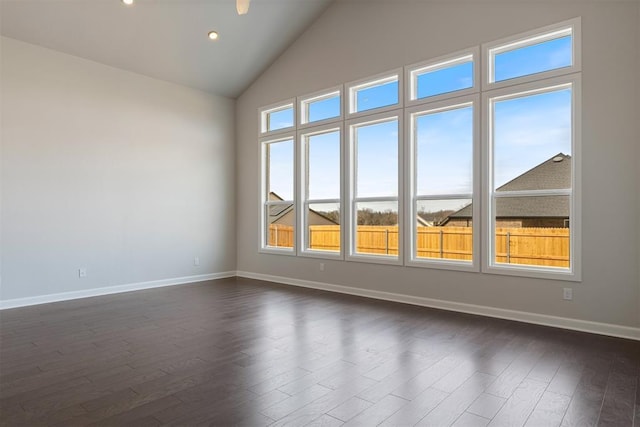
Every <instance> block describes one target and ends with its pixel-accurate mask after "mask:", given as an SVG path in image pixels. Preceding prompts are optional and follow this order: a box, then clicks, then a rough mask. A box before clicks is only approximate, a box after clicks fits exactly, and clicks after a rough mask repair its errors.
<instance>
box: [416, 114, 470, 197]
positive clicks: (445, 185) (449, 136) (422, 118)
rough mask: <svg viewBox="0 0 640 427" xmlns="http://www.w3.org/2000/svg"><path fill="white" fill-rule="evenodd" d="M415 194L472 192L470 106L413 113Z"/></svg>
mask: <svg viewBox="0 0 640 427" xmlns="http://www.w3.org/2000/svg"><path fill="white" fill-rule="evenodd" d="M414 120H415V122H414V125H415V138H416V142H415V147H416V160H415V161H416V175H417V176H416V178H417V183H416V189H417V194H418V195H435V194H460V193H466V194H470V193H471V192H472V191H473V108H472V107H470V106H469V107H463V108H457V109H454V110H447V111H442V112H438V113H431V114H424V115H419V116H415V118H414Z"/></svg>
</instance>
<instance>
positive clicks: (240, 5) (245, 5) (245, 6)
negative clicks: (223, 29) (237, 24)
mask: <svg viewBox="0 0 640 427" xmlns="http://www.w3.org/2000/svg"><path fill="white" fill-rule="evenodd" d="M250 2H251V0H236V10H237V11H238V15H244V14H246V13H247V12H248V11H249V3H250Z"/></svg>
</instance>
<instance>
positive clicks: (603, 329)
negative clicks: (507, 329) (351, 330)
mask: <svg viewBox="0 0 640 427" xmlns="http://www.w3.org/2000/svg"><path fill="white" fill-rule="evenodd" d="M237 275H238V276H239V277H246V278H248V279H257V280H264V281H268V282H276V283H282V284H285V285H293V286H301V287H304V288H313V289H320V290H324V291H331V292H338V293H342V294H349V295H357V296H361V297H367V298H374V299H379V300H385V301H394V302H400V303H405V304H412V305H419V306H423V307H431V308H438V309H443V310H449V311H457V312H461V313H468V314H477V315H481V316H487V317H496V318H499V319H507V320H515V321H518V322H526V323H533V324H536V325H544V326H553V327H556V328H563V329H571V330H574V331H581V332H590V333H594V334H599V335H608V336H612V337H619V338H627V339H632V340H640V328H633V327H629V326H621V325H613V324H608V323H599V322H591V321H588V320H579V319H570V318H567V317H557V316H549V315H546V314H537V313H530V312H525V311H517V310H506V309H503V308H495V307H487V306H482V305H475V304H465V303H461V302H454V301H445V300H439V299H433V298H424V297H416V296H411V295H403V294H395V293H391V292H382V291H373V290H369V289H362V288H353V287H350V286H342V285H333V284H330V283H323V282H313V281H309V280H300V279H292V278H289V277H280V276H271V275H268V274H260V273H251V272H248V271H238V272H237Z"/></svg>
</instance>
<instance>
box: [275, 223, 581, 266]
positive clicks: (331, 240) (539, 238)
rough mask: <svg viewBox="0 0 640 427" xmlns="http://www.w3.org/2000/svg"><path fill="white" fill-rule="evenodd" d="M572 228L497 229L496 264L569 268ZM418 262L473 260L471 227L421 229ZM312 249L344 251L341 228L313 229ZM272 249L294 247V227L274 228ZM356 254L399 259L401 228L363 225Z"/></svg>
mask: <svg viewBox="0 0 640 427" xmlns="http://www.w3.org/2000/svg"><path fill="white" fill-rule="evenodd" d="M569 232H570V231H569V229H568V228H497V229H496V243H495V245H496V261H497V262H499V263H507V264H526V265H542V266H554V267H569ZM416 234H417V238H416V252H417V253H416V255H417V257H418V258H442V259H451V260H471V257H472V251H473V235H472V228H471V227H417V230H416ZM309 243H310V247H311V249H318V250H327V251H338V250H340V226H339V225H313V226H311V227H310V229H309ZM269 245H270V246H279V247H292V246H293V227H291V226H285V225H276V224H271V225H270V226H269ZM356 250H357V252H359V253H365V254H380V255H397V254H398V227H397V226H386V225H380V226H377V225H361V226H358V231H357V234H356Z"/></svg>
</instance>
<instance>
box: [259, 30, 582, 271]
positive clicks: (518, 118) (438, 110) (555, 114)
mask: <svg viewBox="0 0 640 427" xmlns="http://www.w3.org/2000/svg"><path fill="white" fill-rule="evenodd" d="M580 44H581V40H580V19H579V18H576V19H572V20H569V21H566V22H562V23H559V24H556V25H551V26H548V27H545V28H541V29H538V30H535V31H529V32H527V33H523V34H520V35H516V36H513V37H509V38H505V39H502V40H498V41H495V42H491V43H486V44H483V45H482V46H476V47H472V48H468V49H465V50H462V51H458V52H453V53H451V54H449V55H446V56H442V57H439V58H433V59H430V60H428V61H424V62H420V63H417V64H413V65H409V66H406V67H404V69H402V70H400V69H399V70H393V71H389V72H386V73H382V74H379V75H376V76H372V77H369V78H367V79H363V80H358V81H356V82H351V83H348V84H345V85H344V86H337V87H334V88H329V89H326V90H324V91H321V92H316V93H314V94H310V95H306V96H302V97H298V98H297V99H295V100H290V101H283V102H280V103H278V104H273V105H271V106H268V107H265V108H263V109H261V110H260V114H261V115H260V120H261V121H260V142H261V146H262V168H263V169H262V171H263V172H262V205H261V214H260V215H261V221H262V224H263V228H262V233H261V246H260V248H261V250H263V251H266V252H272V253H283V254H290V255H301V256H309V257H321V258H329V259H331V258H333V259H344V260H347V261H358V262H375V263H383V264H395V265H406V266H412V267H426V268H441V269H453V270H463V271H471V272H482V273H492V274H507V275H509V274H510V275H517V276H529V277H539V278H549V279H560V280H580V238H581V236H580V226H581V212H580V195H581V191H580V190H581V188H580V186H581V182H580V176H581V175H580V81H581V55H580ZM479 64H483V67H482V68H481V67H479ZM404 82H407V83H406V92H405V89H404V88H405V83H404ZM296 119H297V121H296Z"/></svg>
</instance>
